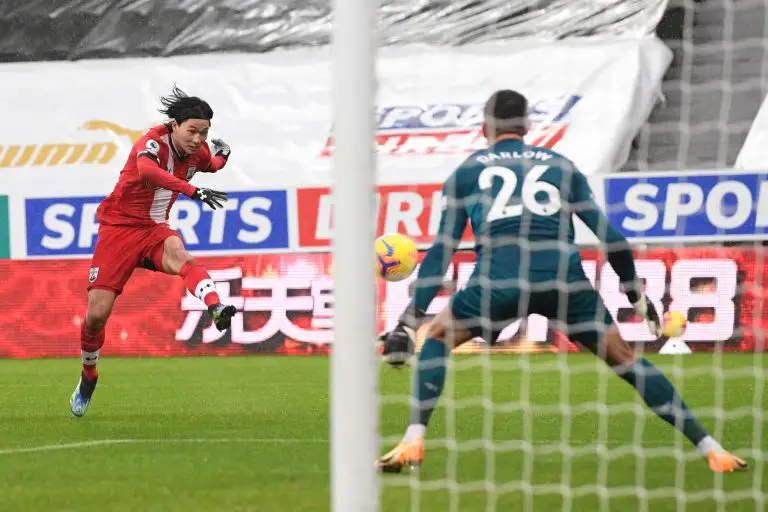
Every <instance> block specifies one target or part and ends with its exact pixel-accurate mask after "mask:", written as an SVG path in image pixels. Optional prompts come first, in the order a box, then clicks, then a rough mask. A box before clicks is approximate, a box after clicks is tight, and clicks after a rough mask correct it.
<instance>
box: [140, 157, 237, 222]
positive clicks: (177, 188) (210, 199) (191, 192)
mask: <svg viewBox="0 0 768 512" xmlns="http://www.w3.org/2000/svg"><path fill="white" fill-rule="evenodd" d="M137 169H138V171H139V176H140V177H141V179H142V180H144V181H146V182H147V183H150V184H151V185H154V186H155V187H161V188H164V189H166V190H170V191H172V192H179V193H181V194H184V195H185V196H187V197H189V198H191V199H196V200H198V201H201V202H203V203H205V204H207V205H208V206H210V207H211V208H213V209H214V210H215V209H216V208H221V207H222V206H223V204H224V203H225V202H226V201H227V193H226V192H219V191H218V190H212V189H209V188H198V187H195V186H194V185H192V184H191V183H189V182H187V181H184V180H182V179H179V178H177V177H176V176H174V175H173V174H171V173H169V172H166V171H164V170H163V169H162V167H160V166H159V165H158V163H157V160H156V159H155V157H154V156H153V155H149V154H141V155H139V158H138V161H137Z"/></svg>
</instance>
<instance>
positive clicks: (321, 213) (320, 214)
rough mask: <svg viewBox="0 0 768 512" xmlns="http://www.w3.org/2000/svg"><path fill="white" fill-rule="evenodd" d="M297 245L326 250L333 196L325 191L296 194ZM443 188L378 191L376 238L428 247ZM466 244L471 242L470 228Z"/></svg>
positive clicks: (396, 187) (401, 187)
mask: <svg viewBox="0 0 768 512" xmlns="http://www.w3.org/2000/svg"><path fill="white" fill-rule="evenodd" d="M296 193H297V202H298V209H299V213H298V222H299V245H300V246H301V247H310V248H313V247H328V246H330V244H331V236H332V234H333V231H332V229H333V196H332V195H331V191H330V190H329V189H327V188H311V189H298V190H297V192H296ZM442 198H443V194H442V185H439V184H429V185H392V186H380V187H378V189H377V194H376V204H377V211H378V217H377V218H378V221H377V224H376V231H377V233H378V234H383V233H392V232H399V233H402V234H404V235H408V236H409V237H411V238H413V240H414V241H415V242H416V243H417V244H424V243H431V242H432V240H433V239H434V237H435V234H436V233H437V228H438V225H439V224H440V214H441V212H442V205H443V199H442ZM464 239H465V240H471V239H472V236H471V232H470V231H469V228H467V231H466V233H465V237H464Z"/></svg>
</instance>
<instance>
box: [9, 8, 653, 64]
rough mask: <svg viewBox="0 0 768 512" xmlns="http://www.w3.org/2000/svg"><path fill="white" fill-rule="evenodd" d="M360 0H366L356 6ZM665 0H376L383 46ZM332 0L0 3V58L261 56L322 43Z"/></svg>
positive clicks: (503, 31)
mask: <svg viewBox="0 0 768 512" xmlns="http://www.w3.org/2000/svg"><path fill="white" fill-rule="evenodd" d="M359 1H365V0H359ZM666 4H667V0H549V1H535V0H381V1H380V2H379V6H380V7H379V11H378V12H379V31H380V37H381V41H382V44H397V43H419V42H421V43H432V44H447V45H454V44H465V43H470V42H479V41H492V40H499V39H506V38H511V37H524V36H537V37H545V38H561V37H567V36H578V35H595V34H611V35H615V34H619V33H621V34H640V33H648V32H650V31H652V30H653V29H654V28H655V27H656V24H657V23H658V21H659V19H660V18H661V16H662V14H663V12H664V9H665V6H666ZM331 5H332V2H331V0H2V2H0V61H29V60H60V59H84V58H99V57H119V56H164V55H180V54H189V53H201V52H208V51H250V52H264V51H269V50H272V49H274V48H281V47H282V48H290V47H296V46H314V45H322V44H327V43H328V42H329V40H330V29H331V22H332V12H331Z"/></svg>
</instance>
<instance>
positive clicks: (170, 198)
mask: <svg viewBox="0 0 768 512" xmlns="http://www.w3.org/2000/svg"><path fill="white" fill-rule="evenodd" d="M220 158H221V157H216V160H219V159H220ZM215 163H216V165H214V164H213V162H212V158H211V150H210V149H209V148H208V144H207V143H205V142H203V145H202V146H201V147H200V149H199V150H198V151H197V153H195V154H194V155H189V156H186V157H184V158H181V157H179V155H178V153H177V152H176V149H175V148H174V146H173V141H172V140H171V130H170V128H169V127H168V126H166V125H164V124H161V125H158V126H155V127H154V128H152V129H151V130H149V131H148V132H147V133H146V134H145V135H144V136H143V137H141V138H140V139H139V140H138V141H137V142H136V144H134V145H133V148H132V149H131V154H130V155H128V161H127V162H126V163H125V167H123V170H122V171H121V172H120V177H119V178H118V180H117V185H115V189H114V190H113V191H112V193H111V194H110V195H109V196H107V197H106V198H105V199H104V200H103V201H102V202H101V204H100V205H99V208H98V210H97V211H96V219H97V220H98V221H99V223H100V224H107V225H118V226H119V225H122V226H125V225H135V226H147V225H154V224H163V223H167V222H168V214H169V212H170V211H171V207H172V206H173V203H174V202H175V201H176V198H177V197H178V195H179V193H182V194H184V195H186V196H190V197H191V196H192V195H193V194H194V193H195V191H196V190H197V189H196V187H194V186H193V185H191V184H190V183H189V180H190V179H192V176H194V175H195V173H196V172H198V171H200V172H212V171H216V170H218V169H217V167H221V166H223V161H222V162H218V161H217V162H215Z"/></svg>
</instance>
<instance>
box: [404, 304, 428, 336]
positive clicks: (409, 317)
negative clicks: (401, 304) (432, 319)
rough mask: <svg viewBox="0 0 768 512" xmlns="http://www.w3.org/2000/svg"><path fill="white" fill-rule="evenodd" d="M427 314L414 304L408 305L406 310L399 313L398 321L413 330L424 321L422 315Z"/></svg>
mask: <svg viewBox="0 0 768 512" xmlns="http://www.w3.org/2000/svg"><path fill="white" fill-rule="evenodd" d="M425 316H427V313H426V311H424V310H423V309H419V308H417V307H414V306H408V308H406V310H405V311H404V312H403V314H402V315H400V323H401V324H403V325H405V326H406V327H410V328H411V329H413V330H416V329H418V328H419V327H421V324H422V323H423V321H424V317H425Z"/></svg>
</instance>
